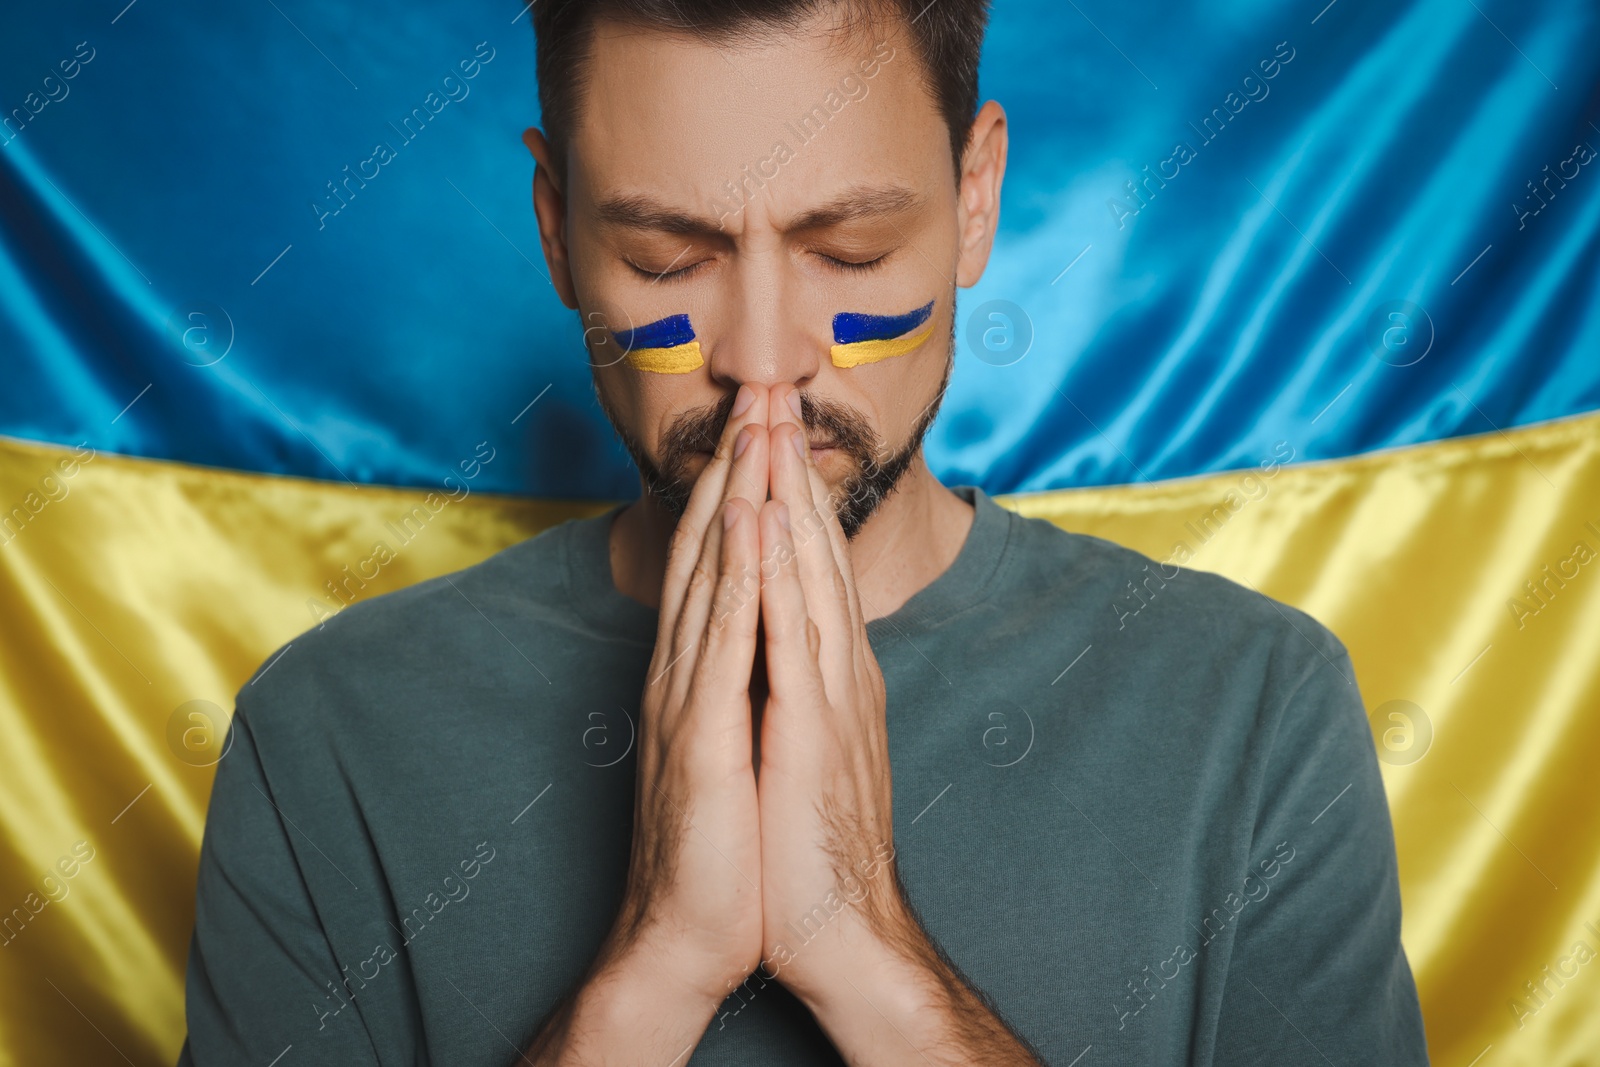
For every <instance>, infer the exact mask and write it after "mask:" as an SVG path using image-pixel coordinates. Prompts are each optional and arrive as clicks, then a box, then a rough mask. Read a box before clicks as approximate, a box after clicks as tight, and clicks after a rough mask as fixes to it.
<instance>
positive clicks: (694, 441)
mask: <svg viewBox="0 0 1600 1067" xmlns="http://www.w3.org/2000/svg"><path fill="white" fill-rule="evenodd" d="M736 395H737V393H736V392H731V393H729V394H727V395H726V396H724V397H722V398H721V399H719V400H718V401H717V402H716V403H715V404H710V405H707V406H705V407H702V408H697V409H692V410H690V411H687V412H685V413H684V414H683V415H680V416H679V417H678V419H677V420H676V421H675V422H674V423H673V424H672V427H671V428H670V429H669V430H668V431H667V432H666V434H665V436H664V438H663V440H662V464H661V465H662V467H664V468H665V469H667V470H669V471H678V470H682V469H683V466H685V465H686V464H687V461H688V459H689V457H690V456H692V455H694V454H695V453H696V452H714V451H716V448H717V444H718V443H719V442H720V441H721V440H722V435H723V433H724V432H725V431H726V430H727V427H728V420H729V419H730V418H732V417H733V403H734V399H735V397H736ZM799 396H800V421H801V423H802V424H804V426H805V428H806V439H807V440H810V441H827V442H830V443H832V444H833V446H834V447H836V448H838V449H839V450H840V451H842V452H845V453H848V454H849V455H851V456H853V457H854V458H856V459H857V460H859V461H861V462H862V463H866V462H869V461H871V460H873V459H875V458H876V457H877V456H878V454H879V451H880V449H881V441H880V439H879V437H878V433H877V431H876V430H874V429H873V428H872V426H871V424H870V423H868V422H867V420H866V419H865V418H863V417H862V416H861V415H859V414H857V413H856V412H855V411H854V410H853V409H852V408H849V407H846V406H845V405H843V404H837V403H834V402H832V401H828V400H822V399H819V398H817V397H814V396H811V395H810V394H808V393H804V392H802V393H800V394H799Z"/></svg>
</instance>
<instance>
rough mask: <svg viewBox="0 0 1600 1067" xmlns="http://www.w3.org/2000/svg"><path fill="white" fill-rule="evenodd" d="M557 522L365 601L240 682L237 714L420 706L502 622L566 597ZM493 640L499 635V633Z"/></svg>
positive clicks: (292, 718) (309, 726)
mask: <svg viewBox="0 0 1600 1067" xmlns="http://www.w3.org/2000/svg"><path fill="white" fill-rule="evenodd" d="M566 525H567V524H565V523H563V524H559V525H557V526H553V527H551V528H549V529H547V530H544V531H542V532H541V533H539V534H538V535H536V536H534V537H531V538H528V539H527V540H525V541H522V542H520V543H518V544H516V545H512V546H511V547H509V548H506V549H503V550H501V551H499V552H497V553H495V554H494V555H492V556H490V557H489V558H487V559H485V560H483V561H481V562H479V563H476V564H474V565H472V566H470V567H466V568H464V569H462V570H459V571H455V572H452V573H449V574H444V575H439V576H438V577H435V578H430V579H427V580H424V581H421V582H418V583H416V584H415V585H411V586H407V587H406V588H404V589H400V590H396V591H395V592H392V593H385V594H383V595H381V596H376V597H373V598H371V599H369V600H362V601H357V602H356V603H354V604H351V605H350V606H348V607H346V608H344V609H343V610H342V611H340V612H338V613H337V614H335V615H331V616H329V617H328V618H326V619H324V620H323V621H322V622H320V623H319V624H317V625H315V626H313V627H312V628H310V629H309V630H307V631H305V632H304V633H301V634H299V635H298V636H296V637H295V638H294V639H293V640H291V641H288V642H286V643H285V644H283V645H282V646H281V647H279V648H278V649H276V650H275V651H274V652H273V653H272V654H271V655H270V656H268V657H267V658H266V659H265V660H263V661H262V663H261V665H260V666H259V667H257V669H256V671H255V673H254V674H253V675H252V676H251V678H250V679H249V681H247V682H246V683H245V684H244V685H243V686H241V687H240V689H239V693H238V698H237V701H236V711H237V713H238V714H242V715H245V716H247V718H248V720H249V722H250V725H251V728H252V729H253V730H254V731H255V732H256V733H257V734H258V735H259V734H261V733H262V732H263V731H280V730H283V729H286V728H287V729H289V730H309V731H310V732H313V733H319V732H321V730H322V728H324V727H326V726H327V725H328V723H327V722H326V721H325V720H327V719H328V718H329V717H331V716H333V715H339V716H343V717H359V715H360V712H361V711H362V710H363V709H365V708H367V707H369V706H371V705H373V704H374V703H377V702H379V701H380V700H381V701H382V702H384V703H385V704H387V706H388V707H389V708H391V709H393V708H395V706H396V705H395V699H394V698H395V697H396V696H397V695H401V696H404V697H405V698H406V699H404V700H403V701H402V702H401V704H400V707H401V708H402V709H403V708H404V707H407V706H410V705H413V704H415V703H418V702H420V701H422V700H423V699H425V698H426V697H427V696H428V695H429V694H430V693H432V692H434V691H435V690H438V689H440V688H441V687H444V686H448V685H451V684H459V676H460V674H462V673H463V672H470V671H471V669H472V667H473V665H474V664H475V663H476V662H478V661H479V659H480V658H481V657H482V656H483V655H484V654H485V650H486V649H493V647H494V646H492V645H491V644H489V643H488V641H486V637H487V638H495V629H496V628H499V629H500V630H502V631H514V630H522V631H526V630H527V629H528V627H529V626H530V624H531V623H536V622H537V621H538V620H540V619H545V620H549V619H551V618H552V617H554V616H555V615H556V614H558V613H557V612H556V610H555V606H556V605H559V604H560V603H562V602H563V601H564V600H565V582H566V569H565V558H564V554H563V553H564V542H565V536H566V534H565V531H564V529H563V528H564V527H565V526H566ZM495 640H499V639H498V638H495Z"/></svg>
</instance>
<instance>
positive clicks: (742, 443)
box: [733, 426, 750, 459]
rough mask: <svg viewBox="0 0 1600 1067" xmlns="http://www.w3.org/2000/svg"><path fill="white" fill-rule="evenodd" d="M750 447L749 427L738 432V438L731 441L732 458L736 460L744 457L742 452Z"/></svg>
mask: <svg viewBox="0 0 1600 1067" xmlns="http://www.w3.org/2000/svg"><path fill="white" fill-rule="evenodd" d="M749 447H750V427H748V426H746V427H745V428H744V429H742V430H740V431H739V436H738V437H735V438H734V439H733V458H734V459H738V458H739V457H740V456H742V455H744V450H745V449H747V448H749Z"/></svg>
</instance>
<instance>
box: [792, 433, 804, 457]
mask: <svg viewBox="0 0 1600 1067" xmlns="http://www.w3.org/2000/svg"><path fill="white" fill-rule="evenodd" d="M790 440H792V441H793V442H794V454H795V455H797V456H799V457H800V458H801V459H802V460H804V459H805V458H806V435H805V434H803V433H801V432H800V431H799V430H796V431H795V432H794V436H793V437H792V438H790Z"/></svg>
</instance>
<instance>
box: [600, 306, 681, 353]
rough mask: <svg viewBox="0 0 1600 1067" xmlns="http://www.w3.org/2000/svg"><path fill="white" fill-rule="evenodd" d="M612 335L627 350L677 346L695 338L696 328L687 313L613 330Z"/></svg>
mask: <svg viewBox="0 0 1600 1067" xmlns="http://www.w3.org/2000/svg"><path fill="white" fill-rule="evenodd" d="M611 336H612V337H615V338H616V339H617V344H619V345H621V346H622V347H623V348H624V349H625V350H627V351H629V352H632V351H633V350H634V349H637V348H676V347H677V346H678V345H686V344H688V343H689V342H690V341H693V340H694V328H693V327H691V326H690V325H689V316H687V315H669V316H667V317H666V318H664V319H657V320H656V321H655V322H651V323H647V324H645V325H643V326H639V327H637V328H635V329H632V330H613V331H612V333H611Z"/></svg>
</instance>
